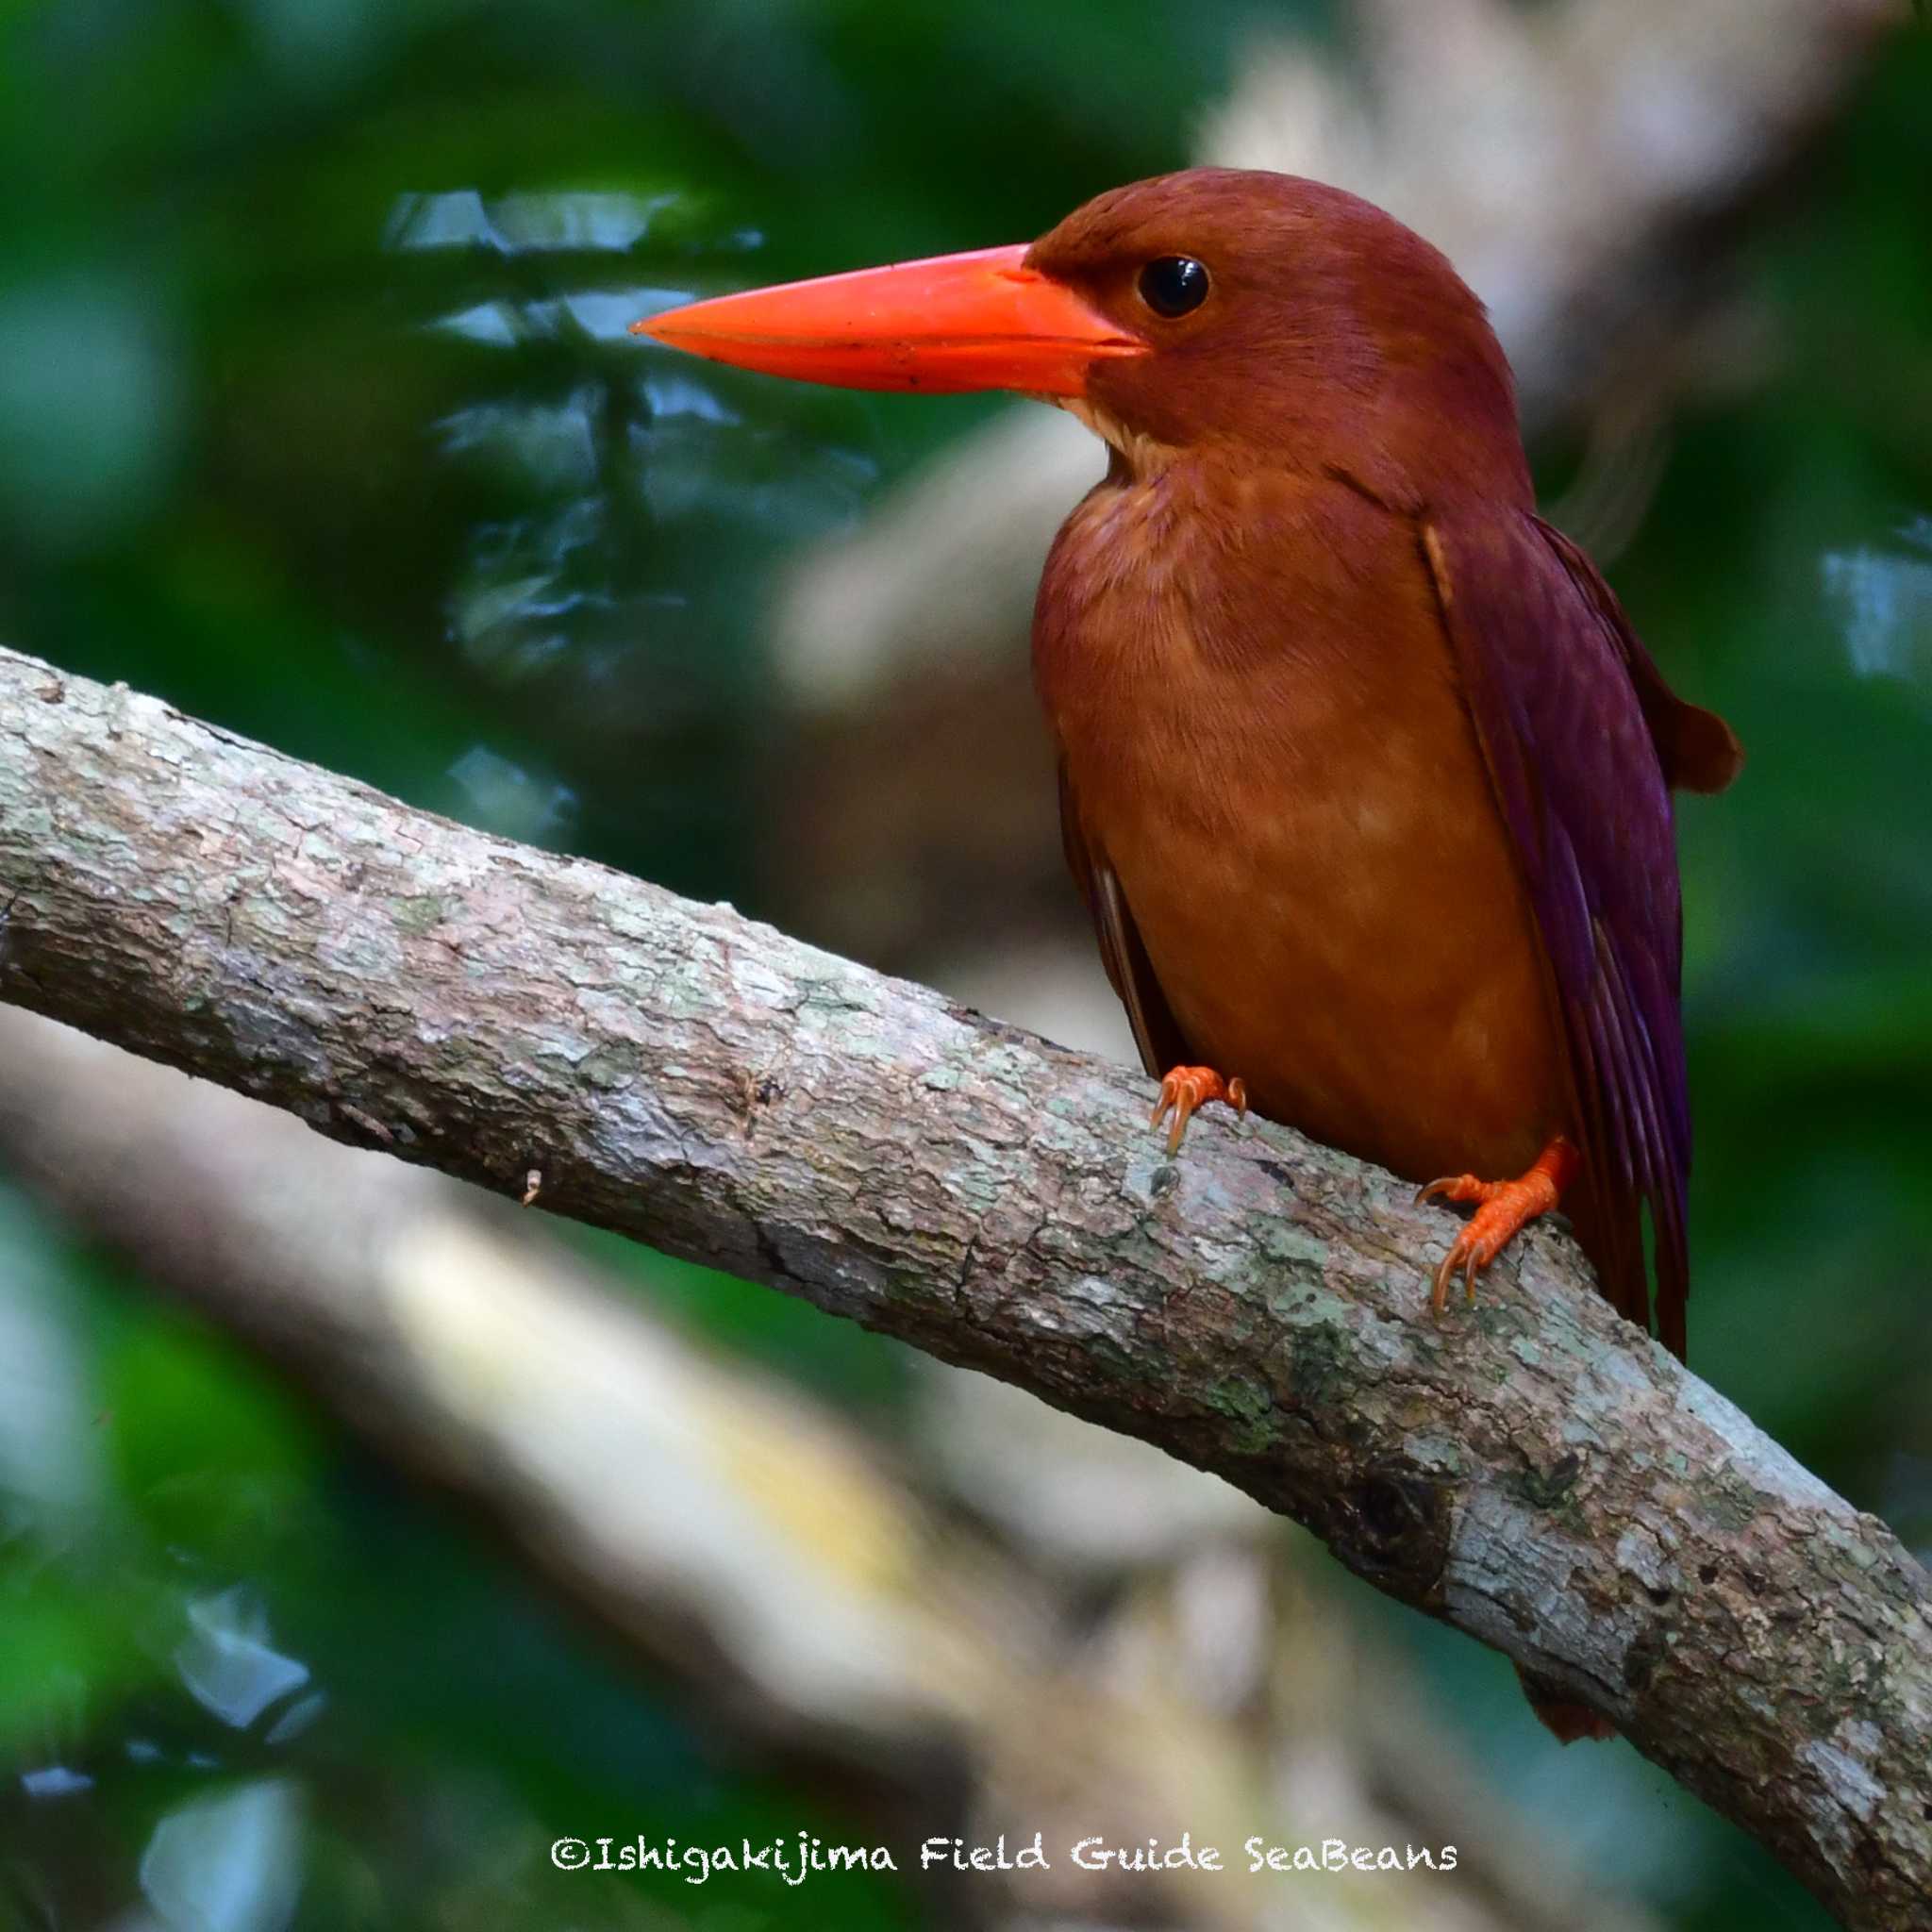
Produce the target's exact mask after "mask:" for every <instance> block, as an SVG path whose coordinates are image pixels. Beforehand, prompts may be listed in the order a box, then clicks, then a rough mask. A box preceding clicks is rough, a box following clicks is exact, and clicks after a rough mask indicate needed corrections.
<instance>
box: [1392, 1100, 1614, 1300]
mask: <svg viewBox="0 0 1932 1932" xmlns="http://www.w3.org/2000/svg"><path fill="white" fill-rule="evenodd" d="M1578 1165H1579V1160H1578V1157H1577V1154H1576V1150H1575V1149H1574V1147H1572V1146H1571V1144H1570V1143H1569V1141H1565V1140H1563V1139H1561V1138H1560V1137H1559V1138H1558V1139H1557V1140H1555V1141H1551V1142H1550V1144H1549V1145H1548V1146H1547V1147H1546V1148H1544V1150H1543V1151H1542V1153H1541V1155H1540V1156H1539V1157H1538V1158H1537V1161H1536V1165H1535V1166H1533V1167H1532V1168H1531V1169H1530V1170H1529V1172H1528V1173H1527V1174H1523V1175H1521V1176H1519V1177H1518V1178H1517V1179H1515V1180H1513V1181H1485V1180H1478V1179H1477V1178H1476V1176H1475V1175H1474V1174H1444V1175H1443V1176H1442V1177H1441V1179H1440V1180H1433V1181H1430V1182H1429V1183H1428V1185H1427V1186H1426V1187H1422V1188H1418V1189H1417V1190H1416V1194H1415V1198H1416V1202H1417V1205H1418V1206H1420V1205H1421V1204H1422V1203H1423V1202H1424V1201H1474V1203H1475V1204H1476V1210H1475V1212H1474V1214H1473V1215H1471V1216H1470V1218H1469V1220H1468V1222H1467V1223H1466V1224H1465V1225H1464V1226H1463V1227H1462V1229H1461V1230H1460V1232H1459V1233H1457V1237H1456V1240H1455V1241H1454V1242H1453V1243H1451V1245H1450V1249H1449V1252H1448V1253H1447V1254H1446V1255H1444V1256H1443V1257H1442V1258H1441V1261H1440V1262H1438V1263H1437V1265H1436V1276H1435V1282H1434V1286H1433V1288H1432V1290H1431V1291H1430V1294H1429V1307H1431V1308H1433V1309H1434V1310H1435V1312H1436V1313H1437V1314H1438V1315H1440V1314H1441V1312H1442V1310H1443V1309H1444V1308H1445V1307H1448V1305H1449V1289H1450V1285H1451V1284H1452V1283H1453V1282H1454V1281H1455V1279H1456V1276H1457V1273H1458V1272H1459V1273H1460V1274H1461V1275H1462V1280H1463V1286H1464V1288H1465V1290H1466V1291H1467V1292H1468V1296H1469V1299H1470V1300H1471V1301H1472V1302H1473V1301H1474V1300H1475V1278H1476V1276H1477V1275H1478V1274H1481V1273H1482V1272H1483V1270H1484V1269H1485V1268H1487V1267H1488V1266H1489V1265H1490V1263H1491V1261H1493V1260H1494V1259H1495V1258H1496V1257H1497V1256H1498V1255H1500V1254H1501V1253H1502V1252H1503V1249H1504V1247H1505V1246H1506V1245H1507V1242H1508V1241H1510V1240H1511V1239H1512V1238H1513V1237H1514V1236H1515V1235H1516V1234H1517V1233H1518V1232H1520V1231H1521V1230H1522V1229H1523V1228H1524V1227H1526V1226H1527V1225H1528V1224H1530V1223H1531V1222H1532V1221H1534V1220H1535V1219H1536V1218H1537V1216H1538V1215H1540V1214H1547V1213H1548V1212H1549V1211H1550V1209H1551V1208H1554V1207H1555V1206H1556V1205H1557V1199H1558V1197H1559V1196H1560V1195H1561V1193H1562V1191H1563V1190H1564V1188H1565V1187H1567V1186H1568V1185H1569V1183H1570V1181H1571V1179H1572V1178H1573V1177H1574V1174H1575V1173H1576V1171H1577V1168H1578Z"/></svg>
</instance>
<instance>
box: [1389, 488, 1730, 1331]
mask: <svg viewBox="0 0 1932 1932" xmlns="http://www.w3.org/2000/svg"><path fill="white" fill-rule="evenodd" d="M1423 546H1424V552H1425V553H1426V556H1427V558H1428V563H1429V568H1430V570H1431V572H1432V573H1433V575H1434V577H1435V582H1436V591H1437V595H1438V597H1439V599H1440V601H1441V608H1442V614H1443V619H1444V622H1445V624H1446V626H1447V628H1448V632H1449V636H1450V640H1451V642H1452V644H1453V646H1454V649H1455V655H1456V661H1457V669H1458V671H1459V673H1460V675H1461V679H1462V686H1463V691H1464V695H1465V697H1466V699H1467V702H1468V704H1469V708H1470V712H1471V715H1472V716H1473V718H1474V722H1475V726H1476V733H1477V736H1478V738H1479V739H1480V740H1481V741H1482V747H1483V754H1484V757H1485V758H1486V760H1487V762H1488V765H1489V769H1490V776H1491V782H1492V784H1493V786H1494V788H1495V793H1496V801H1497V804H1498V806H1499V807H1500V808H1501V810H1502V813H1503V816H1504V818H1505V820H1506V821H1507V824H1508V826H1509V829H1510V832H1511V835H1512V837H1513V840H1514V842H1515V845H1516V849H1517V853H1518V856H1519V858H1520V859H1521V862H1522V865H1523V870H1524V879H1525V881H1526V883H1527V885H1528V887H1529V892H1530V897H1531V900H1532V902H1533V904H1534V906H1535V908H1536V916H1537V923H1538V925H1539V928H1540V929H1541V936H1542V941H1543V948H1544V951H1545V953H1546V955H1547V956H1548V959H1549V965H1550V971H1551V976H1552V981H1553V984H1554V988H1555V993H1556V999H1557V1005H1558V1007H1559V1008H1560V1010H1561V1014H1562V1023H1563V1030H1564V1035H1565V1040H1566V1043H1567V1045H1568V1048H1569V1057H1570V1065H1571V1072H1572V1075H1573V1078H1574V1084H1575V1088H1576V1092H1577V1099H1578V1103H1579V1106H1580V1108H1581V1111H1582V1121H1581V1126H1582V1132H1583V1136H1584V1141H1585V1145H1584V1148H1583V1156H1584V1163H1585V1169H1586V1174H1587V1176H1588V1180H1589V1184H1590V1185H1589V1188H1588V1200H1587V1202H1586V1203H1585V1204H1584V1205H1583V1207H1582V1208H1581V1211H1580V1213H1579V1219H1578V1232H1579V1234H1580V1235H1581V1236H1582V1237H1583V1240H1584V1243H1585V1245H1586V1247H1587V1248H1589V1249H1590V1251H1591V1257H1592V1259H1593V1260H1595V1262H1596V1265H1597V1270H1598V1273H1599V1274H1600V1275H1601V1276H1602V1279H1603V1285H1604V1291H1605V1292H1606V1293H1607V1295H1608V1296H1609V1298H1610V1300H1611V1301H1612V1302H1613V1303H1614V1304H1615V1305H1616V1307H1618V1309H1619V1310H1620V1311H1621V1312H1623V1313H1624V1314H1625V1315H1628V1316H1629V1317H1630V1318H1631V1320H1632V1321H1635V1322H1637V1323H1639V1324H1641V1325H1642V1326H1643V1327H1645V1328H1648V1327H1649V1325H1650V1286H1649V1277H1648V1271H1647V1270H1646V1268H1645V1265H1644V1255H1643V1223H1642V1212H1643V1207H1644V1204H1645V1203H1648V1205H1649V1208H1650V1216H1651V1227H1652V1233H1653V1239H1654V1246H1655V1255H1656V1267H1657V1331H1658V1334H1659V1336H1660V1337H1661V1339H1662V1340H1663V1341H1664V1343H1665V1345H1666V1346H1667V1347H1669V1348H1670V1349H1671V1350H1672V1351H1673V1352H1674V1354H1676V1355H1678V1356H1682V1355H1683V1353H1684V1340H1685V1337H1684V1302H1685V1298H1686V1296H1687V1294H1688V1293H1689V1290H1690V1279H1689V1270H1688V1262H1687V1255H1686V1238H1685V1221H1684V1215H1685V1194H1686V1190H1687V1187H1688V1184H1689V1178H1690V1171H1691V1110H1690V1100H1689V1094H1688V1092H1687V1091H1686V1081H1685V1073H1684V1038H1683V1025H1682V1021H1681V1018H1680V1015H1679V1011H1678V981H1679V973H1680V967H1681V961H1682V953H1683V936H1682V935H1683V922H1682V913H1681V909H1680V905H1679V900H1678V889H1677V855H1676V841H1675V835H1674V826H1673V823H1672V816H1671V801H1670V792H1669V789H1668V787H1669V785H1670V784H1672V783H1677V784H1685V785H1690V786H1692V787H1694V788H1695V789H1697V790H1699V791H1716V790H1719V789H1721V788H1722V787H1723V786H1724V785H1725V784H1727V783H1728V782H1729V781H1730V779H1731V777H1732V776H1733V775H1734V774H1736V771H1737V768H1738V765H1739V763H1740V753H1739V751H1738V745H1737V741H1736V740H1735V739H1734V738H1733V737H1732V736H1731V733H1730V729H1729V727H1728V726H1727V725H1725V724H1724V721H1723V720H1722V719H1720V718H1718V717H1717V716H1716V715H1715V714H1714V713H1712V712H1709V711H1704V710H1700V709H1699V708H1697V707H1696V706H1693V705H1686V704H1684V703H1683V702H1682V701H1681V700H1679V699H1678V698H1677V697H1676V696H1675V695H1674V693H1673V692H1672V691H1671V689H1670V687H1669V686H1668V685H1667V684H1665V682H1664V680H1663V677H1662V675H1661V674H1660V673H1659V672H1658V671H1657V666H1656V665H1655V664H1654V663H1653V662H1652V661H1651V659H1650V657H1649V655H1648V654H1647V653H1646V652H1645V651H1644V649H1643V647H1642V645H1641V643H1639V642H1638V641H1637V639H1636V637H1635V636H1634V635H1633V634H1632V632H1631V630H1630V626H1629V624H1628V622H1627V620H1626V619H1625V618H1624V613H1623V610H1622V609H1621V608H1620V607H1619V606H1618V604H1617V600H1616V598H1615V597H1614V596H1613V595H1612V594H1611V592H1610V590H1609V588H1608V586H1607V585H1606V584H1605V583H1604V581H1603V579H1602V578H1601V577H1600V576H1599V575H1597V573H1596V570H1595V568H1594V566H1593V565H1592V564H1591V561H1590V559H1589V558H1587V557H1585V556H1584V554H1583V553H1582V551H1580V550H1579V549H1577V548H1576V546H1575V545H1574V544H1573V543H1571V542H1570V541H1569V540H1568V539H1567V538H1564V537H1562V536H1561V535H1559V534H1558V533H1557V531H1555V530H1553V529H1552V528H1551V527H1550V526H1549V525H1546V524H1544V523H1543V522H1542V521H1541V519H1540V518H1536V517H1532V516H1529V515H1526V514H1524V513H1523V512H1520V511H1502V512H1494V511H1482V512H1480V513H1478V512H1457V513H1449V514H1445V515H1443V516H1441V517H1438V518H1433V519H1431V520H1430V521H1428V522H1427V523H1425V525H1424V531H1423Z"/></svg>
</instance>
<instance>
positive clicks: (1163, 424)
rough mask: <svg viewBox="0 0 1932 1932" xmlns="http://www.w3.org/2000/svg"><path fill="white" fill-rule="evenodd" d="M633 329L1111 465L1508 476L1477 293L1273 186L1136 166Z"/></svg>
mask: <svg viewBox="0 0 1932 1932" xmlns="http://www.w3.org/2000/svg"><path fill="white" fill-rule="evenodd" d="M634 326H635V328H636V330H637V332H638V333H640V334H642V335H648V336H651V337H653V338H655V339H656V340H658V341H661V342H665V343H668V344H670V345H672V346H674V347H675V348H680V349H688V350H690V351H691V352H692V353H694V354H696V355H700V356H708V357H710V358H713V359H714V360H717V361H721V362H731V363H736V364H738V365H740V366H741V367H744V368H749V369H759V370H764V371H766V372H768V373H770V374H772V375H787V376H792V377H796V378H799V379H802V380H806V381H810V382H825V383H835V384H839V385H841V386H842V387H845V388H850V389H878V390H924V391H933V392H941V391H962V390H1010V391H1015V392H1016V393H1019V394H1022V395H1031V396H1037V397H1039V398H1041V399H1042V400H1044V401H1048V402H1053V403H1058V404H1059V405H1060V406H1061V407H1063V408H1068V409H1071V410H1072V411H1073V412H1074V413H1075V414H1076V415H1079V416H1080V417H1081V418H1082V419H1083V420H1084V421H1086V422H1087V423H1088V424H1089V425H1090V426H1091V427H1092V428H1093V429H1095V430H1096V431H1097V432H1098V433H1099V434H1100V435H1101V436H1103V437H1105V438H1106V439H1107V441H1108V442H1109V443H1111V444H1112V445H1113V446H1114V447H1115V448H1116V449H1117V450H1118V451H1120V452H1121V455H1122V458H1123V459H1124V461H1125V462H1126V463H1127V464H1128V465H1129V466H1130V467H1135V468H1140V467H1144V466H1146V465H1149V464H1158V462H1160V461H1162V460H1164V459H1166V458H1169V457H1171V456H1172V455H1173V454H1174V452H1177V451H1191V452H1206V451H1219V452H1221V453H1222V454H1224V455H1225V456H1226V457H1228V458H1231V459H1235V460H1240V461H1244V462H1248V463H1255V462H1261V463H1266V464H1272V465H1278V466H1281V467H1285V468H1292V469H1306V470H1324V469H1327V470H1341V471H1344V472H1345V473H1346V474H1347V475H1349V477H1350V479H1351V480H1352V481H1355V482H1357V484H1358V485H1359V486H1360V487H1363V488H1365V489H1368V490H1370V491H1374V492H1375V493H1378V494H1387V495H1389V496H1390V497H1391V499H1392V500H1402V501H1410V500H1415V499H1417V498H1419V497H1426V496H1428V495H1431V494H1435V493H1438V492H1439V491H1440V489H1441V487H1442V485H1443V484H1444V483H1445V482H1446V481H1447V480H1448V479H1449V478H1451V477H1455V478H1462V477H1471V478H1474V480H1475V481H1476V482H1477V483H1478V485H1479V487H1488V488H1491V489H1494V488H1498V487H1501V488H1505V489H1507V491H1509V492H1510V493H1512V494H1514V493H1518V492H1520V491H1526V489H1527V480H1526V476H1525V475H1524V468H1523V456H1522V448H1521V442H1520V440H1519V437H1518V433H1517V428H1516V414H1515V403H1514V398H1513V394H1512V391H1511V386H1510V380H1509V372H1508V367H1507V363H1506V362H1505V360H1504V358H1503V353H1502V350H1501V349H1500V347H1498V345H1497V342H1496V340H1495V337H1494V335H1493V333H1492V332H1491V329H1490V326H1489V324H1488V322H1487V321H1486V320H1485V318H1484V315H1483V311H1482V306H1481V304H1480V303H1478V302H1477V301H1476V299H1475V297H1474V294H1472V293H1471V291H1470V290H1469V289H1468V287H1467V286H1466V285H1465V284H1464V283H1463V281H1462V280H1461V278H1460V277H1459V276H1458V275H1457V274H1456V272H1455V270H1454V269H1453V268H1451V267H1450V265H1449V263H1448V261H1447V259H1446V258H1444V257H1443V256H1442V255H1441V254H1440V253H1439V252H1438V251H1437V250H1436V249H1434V248H1432V247H1431V246H1430V245H1429V244H1428V243H1427V242H1424V240H1423V239H1422V238H1421V237H1420V236H1419V235H1417V234H1415V233H1414V232H1413V231H1412V230H1410V229H1408V228H1406V227H1404V226H1403V225H1402V224H1401V223H1399V222H1397V221H1395V220H1394V219H1393V218H1392V217H1391V216H1390V215H1387V214H1384V213H1383V212H1382V211H1381V210H1380V209H1379V208H1374V207H1372V206H1371V205H1370V204H1369V203H1367V202H1365V201H1362V200H1360V199H1359V198H1358V197H1357V196H1355V195H1352V194H1347V193H1344V192H1342V191H1341V190H1340V189H1335V188H1329V187H1325V186H1324V185H1323V184H1322V183H1320V182H1316V181H1307V180H1303V179H1301V178H1299V177H1297V176H1294V175H1273V174H1264V173H1260V172H1257V171H1252V170H1244V169H1233V168H1195V169H1190V170H1188V171H1187V172H1185V173H1182V174H1177V175H1158V176H1156V177H1155V178H1153V179H1151V180H1147V181H1138V182H1135V183H1133V184H1132V185H1131V186H1129V187H1126V188H1119V189H1114V190H1112V191H1111V192H1108V193H1106V194H1102V195H1100V196H1098V197H1097V198H1095V199H1094V200H1092V201H1091V202H1089V203H1088V204H1087V205H1086V206H1085V207H1084V208H1078V209H1076V210H1075V211H1074V213H1073V214H1071V215H1069V216H1068V217H1067V218H1066V220H1064V221H1063V222H1061V223H1060V224H1059V225H1058V227H1056V228H1053V229H1051V230H1050V231H1049V232H1048V233H1046V234H1045V235H1042V236H1041V238H1040V240H1039V241H1037V242H1033V243H1032V244H1031V245H1030V246H1028V245H1020V246H1016V247H1010V248H989V249H980V250H975V251H974V252H973V253H970V254H965V255H949V256H938V257H934V258H929V259H926V260H923V261H911V262H901V263H895V264H893V265H891V266H890V267H886V268H874V269H860V270H858V271H857V272H855V273H852V274H849V275H828V276H824V277H823V278H821V279H819V280H815V281H808V282H791V283H788V284H786V285H784V286H782V287H778V288H770V289H754V290H750V291H746V292H744V293H742V294H737V295H724V296H720V297H718V298H717V299H715V300H713V301H708V302H700V303H696V304H693V305H691V307H689V308H675V309H671V310H668V311H666V312H665V313H663V314H660V315H657V316H654V317H652V318H651V319H649V320H648V321H645V322H641V323H638V324H636V325H634Z"/></svg>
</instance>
